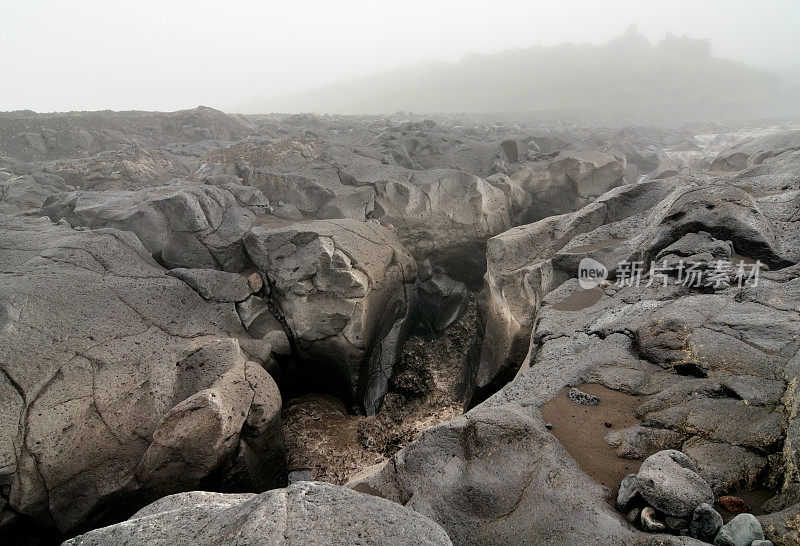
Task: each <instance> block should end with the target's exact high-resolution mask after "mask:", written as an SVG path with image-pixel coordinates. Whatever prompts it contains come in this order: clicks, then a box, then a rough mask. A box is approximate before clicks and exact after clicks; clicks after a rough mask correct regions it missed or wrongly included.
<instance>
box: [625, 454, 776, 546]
mask: <svg viewBox="0 0 800 546" xmlns="http://www.w3.org/2000/svg"><path fill="white" fill-rule="evenodd" d="M713 505H714V493H713V492H712V490H711V487H710V486H709V485H708V483H706V481H705V480H703V478H701V477H700V475H699V474H698V473H697V468H696V467H695V466H694V463H692V461H691V460H690V459H689V457H687V456H686V455H685V454H684V453H681V452H680V451H676V450H674V449H667V450H664V451H659V452H658V453H655V454H653V455H651V456H650V457H648V458H647V459H645V460H644V462H643V463H642V466H641V468H640V469H639V473H638V474H628V475H627V476H625V478H623V480H622V483H621V484H620V487H619V493H618V495H617V509H618V510H620V511H621V512H623V513H625V514H626V515H627V518H628V521H630V522H631V523H633V524H637V525H639V526H640V527H641V529H642V530H643V531H647V532H650V533H670V534H673V535H681V536H689V537H693V538H696V539H698V540H702V541H704V542H707V543H710V544H714V545H715V546H771V545H772V542H770V541H769V540H765V538H764V531H763V529H762V528H761V524H760V523H759V521H758V519H756V517H755V516H754V515H753V514H739V515H737V516H736V517H735V518H733V519H732V520H731V521H729V522H728V523H726V524H724V525H723V520H722V516H721V515H720V514H719V512H717V511H716V510H715V509H714V508H713Z"/></svg>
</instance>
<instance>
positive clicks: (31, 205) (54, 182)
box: [0, 173, 74, 213]
mask: <svg viewBox="0 0 800 546" xmlns="http://www.w3.org/2000/svg"><path fill="white" fill-rule="evenodd" d="M73 189H74V188H73V187H72V186H70V185H69V184H67V183H66V182H65V181H64V179H63V178H61V177H60V176H55V175H52V174H43V173H39V174H32V175H23V176H9V177H8V178H7V179H5V180H0V213H2V212H6V213H15V212H27V211H31V210H36V209H39V208H41V206H42V205H43V204H44V202H45V201H46V200H47V198H48V197H51V196H53V195H58V194H61V193H66V192H68V191H71V190H73Z"/></svg>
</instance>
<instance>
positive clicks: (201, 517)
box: [63, 482, 450, 546]
mask: <svg viewBox="0 0 800 546" xmlns="http://www.w3.org/2000/svg"><path fill="white" fill-rule="evenodd" d="M106 544H119V545H123V544H124V545H126V546H206V545H207V546H216V545H218V544H250V545H253V546H256V545H268V544H270V545H271V544H285V545H287V546H290V545H301V544H397V545H408V546H445V545H449V544H450V539H449V538H448V537H447V534H446V533H445V532H444V530H442V528H441V527H439V526H438V525H437V524H436V523H434V522H433V521H432V520H430V519H428V518H426V517H425V516H423V515H421V514H418V513H417V512H414V511H413V510H409V509H408V508H404V507H403V506H401V505H399V504H395V503H393V502H391V501H388V500H384V499H381V498H378V497H373V496H371V495H366V494H363V493H357V492H355V491H352V490H350V489H347V488H344V487H339V486H336V485H332V484H328V483H320V482H298V483H295V484H292V485H291V486H289V487H287V488H285V489H275V490H272V491H267V492H266V493H262V494H260V495H255V494H239V495H231V494H220V493H206V492H201V491H193V492H190V493H181V494H178V495H172V496H169V497H164V498H162V499H160V500H158V501H156V502H154V503H153V504H151V505H150V506H148V507H146V508H144V509H143V510H141V511H139V512H138V513H136V514H134V515H133V517H131V518H130V519H129V520H127V521H124V522H122V523H118V524H116V525H111V526H109V527H104V528H102V529H96V530H94V531H91V532H89V533H86V534H85V535H81V536H78V537H76V538H73V539H71V540H68V541H66V542H65V543H64V545H63V546H101V545H106Z"/></svg>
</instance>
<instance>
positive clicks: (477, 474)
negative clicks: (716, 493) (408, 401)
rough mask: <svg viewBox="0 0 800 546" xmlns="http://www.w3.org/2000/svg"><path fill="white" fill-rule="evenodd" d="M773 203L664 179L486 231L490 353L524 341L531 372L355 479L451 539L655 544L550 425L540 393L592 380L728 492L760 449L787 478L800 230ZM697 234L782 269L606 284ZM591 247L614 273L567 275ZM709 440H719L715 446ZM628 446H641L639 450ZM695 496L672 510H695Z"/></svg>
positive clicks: (790, 471) (721, 187) (744, 477)
mask: <svg viewBox="0 0 800 546" xmlns="http://www.w3.org/2000/svg"><path fill="white" fill-rule="evenodd" d="M765 199H766V198H765ZM767 200H768V199H767ZM762 203H764V201H763V200H762V199H761V198H755V199H753V198H752V197H751V196H750V195H749V194H746V193H745V192H741V193H740V191H739V190H737V189H736V188H731V187H729V186H727V185H725V184H723V183H722V182H719V183H716V184H715V183H709V182H708V181H702V182H701V181H699V180H698V181H692V180H685V181H683V182H678V183H676V181H675V180H671V181H668V180H661V181H653V182H647V183H641V184H636V185H633V186H625V187H621V188H617V189H614V190H611V191H610V192H609V193H608V194H606V195H604V196H602V197H600V198H599V199H598V200H597V201H596V202H594V203H593V204H590V205H588V206H587V207H585V208H584V209H582V210H580V211H578V212H576V213H573V214H570V215H564V216H560V217H554V218H548V219H546V220H542V221H540V222H537V223H536V224H532V225H530V226H524V227H520V228H515V229H512V230H510V231H509V232H507V233H504V234H502V235H500V236H498V237H495V238H493V239H490V241H489V250H488V256H489V258H488V260H489V263H488V273H487V276H486V277H487V280H486V294H485V295H484V297H485V301H486V303H485V304H484V309H485V310H486V311H487V315H486V316H487V318H486V331H485V334H484V340H483V347H484V348H483V351H484V355H482V360H481V364H490V363H499V362H502V359H498V358H496V357H497V356H498V355H501V356H506V357H507V355H508V354H510V351H509V348H511V347H513V343H514V342H515V341H514V340H519V341H516V343H518V346H519V349H518V352H517V353H516V355H517V356H520V355H522V357H523V361H522V365H521V367H519V368H517V367H509V368H508V369H510V370H511V374H510V375H513V374H515V375H514V376H513V379H512V380H511V381H510V382H508V383H507V384H505V386H504V387H503V388H502V389H501V390H500V391H499V392H497V393H496V394H494V395H492V396H491V397H490V398H488V399H487V400H486V401H484V402H483V403H481V404H480V405H478V406H477V407H474V408H473V409H472V410H470V411H469V412H467V413H466V414H465V415H464V416H462V417H458V418H456V419H454V420H452V421H450V422H449V423H446V424H443V425H440V426H438V427H436V428H434V429H431V430H428V431H427V432H426V433H425V434H424V435H423V436H422V438H421V439H419V440H418V441H416V442H414V443H412V444H410V445H409V446H407V447H405V448H404V449H403V450H401V451H400V452H399V453H398V454H397V455H395V456H394V457H393V458H392V459H391V460H390V461H389V462H388V463H386V464H385V465H383V466H382V467H381V468H380V469H377V470H374V471H373V472H371V473H370V474H369V475H364V476H360V477H359V479H358V480H356V481H354V482H353V483H351V484H350V485H351V486H352V487H354V488H356V489H357V490H361V491H365V492H372V493H373V494H378V495H381V496H385V497H386V498H390V499H393V500H396V501H398V502H401V503H404V504H406V505H407V506H410V507H412V508H414V509H416V510H418V511H420V512H422V513H424V514H426V515H429V516H430V517H432V518H433V519H435V520H436V521H438V522H439V523H440V524H442V525H443V527H444V528H445V529H446V530H447V531H448V533H449V534H450V536H451V538H453V539H454V540H455V541H457V542H464V543H484V542H485V543H490V542H495V541H496V542H503V541H520V540H521V541H527V542H532V543H543V542H545V543H546V542H551V543H586V542H592V543H596V542H604V541H606V542H610V543H615V544H636V543H640V542H642V541H644V540H645V539H642V538H641V536H640V535H637V534H636V533H637V532H636V531H634V530H633V529H632V528H631V527H628V526H627V525H626V524H624V523H622V520H621V519H620V517H621V515H619V516H618V515H617V514H616V513H614V512H613V511H612V509H611V508H610V507H609V506H608V504H606V502H605V496H604V494H603V493H602V491H601V490H600V489H599V488H598V487H597V485H596V483H595V482H594V481H592V479H591V478H589V477H588V476H586V475H585V474H584V473H583V472H581V471H580V469H579V468H578V467H577V466H576V465H575V463H574V461H573V460H572V459H571V458H570V457H569V456H568V455H567V454H566V452H565V451H563V448H562V447H561V446H560V444H559V443H558V441H557V440H556V438H555V437H554V436H552V435H551V433H549V432H548V431H547V428H546V427H545V424H544V422H543V420H542V417H541V411H540V408H541V406H542V405H544V404H545V403H547V402H548V401H549V400H551V399H552V398H553V397H554V396H556V394H557V393H558V392H559V391H560V390H561V389H562V388H564V387H565V386H574V385H579V384H581V383H598V384H600V385H603V386H604V387H606V388H609V389H612V390H618V391H622V392H625V393H628V394H632V395H636V396H640V397H642V399H641V403H640V404H639V405H638V407H637V409H636V417H637V418H638V419H639V420H640V425H638V426H640V427H641V428H642V430H643V429H650V430H653V431H664V435H663V436H664V437H663V438H662V441H667V435H669V440H668V441H669V442H675V443H674V444H673V445H674V446H675V447H681V446H682V445H686V446H687V452H688V453H691V454H692V456H694V457H695V459H693V460H692V461H691V462H688V461H689V457H687V456H686V455H678V457H681V460H683V461H686V466H689V467H690V468H691V465H694V466H695V467H696V469H697V471H698V472H699V471H700V469H701V468H702V469H704V471H705V472H707V474H706V475H708V476H718V477H719V478H718V481H717V483H718V484H723V485H721V487H720V489H721V490H722V489H726V488H729V487H736V485H735V484H743V483H748V480H749V479H750V474H751V471H752V468H753V466H752V465H751V463H748V462H747V461H748V460H750V461H752V462H753V463H756V462H757V461H758V460H759V458H760V457H764V456H765V455H766V456H768V457H771V458H773V459H774V458H775V457H780V456H783V457H784V459H785V460H786V461H787V465H788V466H787V467H786V472H785V476H786V477H787V478H786V479H788V480H794V479H795V478H789V477H790V476H795V475H796V474H795V469H796V468H797V467H796V466H794V465H795V464H796V463H795V461H796V460H797V457H796V455H795V452H794V451H793V450H794V448H791V449H788V451H787V447H786V446H787V445H792V446H796V445H797V444H796V443H794V442H795V441H796V440H795V433H794V432H793V431H794V428H795V427H796V424H794V423H795V419H794V417H788V418H787V416H786V414H784V410H783V408H784V403H785V401H786V400H792V402H791V404H792V406H791V407H794V406H793V404H794V400H795V398H796V395H795V393H794V390H793V388H792V387H791V385H793V384H794V382H795V381H797V378H798V377H799V376H798V371H797V369H796V366H797V362H798V360H797V356H796V355H797V352H798V349H800V346H799V345H798V339H800V338H798V333H800V315H798V312H797V309H798V304H800V291H798V286H800V285H798V282H800V277H798V266H791V267H786V266H785V264H791V263H793V262H796V261H797V260H798V256H797V254H796V253H795V252H794V251H793V250H791V245H790V244H789V243H790V242H791V239H790V237H791V236H790V235H789V234H791V233H796V227H795V228H793V229H792V228H784V227H783V223H784V222H785V220H784V218H785V217H784V216H783V215H782V214H781V213H778V212H776V210H777V209H776V208H772V207H770V206H763V205H762ZM787 206H788V205H787ZM795 210H796V209H795ZM793 230H794V231H793ZM700 231H703V232H706V233H708V234H709V235H710V236H711V237H712V238H713V239H716V241H721V242H727V241H730V242H731V244H732V246H733V249H734V250H735V251H736V252H737V253H739V254H742V255H744V256H748V257H753V256H757V257H761V258H762V259H763V261H770V262H771V263H772V264H773V267H774V268H776V269H778V268H782V269H780V270H777V271H772V272H767V271H761V276H760V279H759V283H758V285H757V286H753V285H752V284H744V285H743V286H742V287H739V286H736V285H733V286H730V287H727V288H723V289H721V290H719V291H709V290H708V289H707V288H705V287H702V286H701V287H696V288H691V287H686V286H682V285H681V284H679V283H678V284H676V280H677V277H676V273H675V272H673V273H671V274H670V275H672V276H671V277H669V278H670V279H671V281H670V282H668V283H667V284H666V285H665V284H663V283H662V282H660V281H659V282H653V283H648V282H647V279H648V277H647V275H646V273H645V275H644V281H645V282H642V283H640V284H639V285H638V286H636V285H630V286H629V285H617V283H615V282H613V281H615V280H618V278H617V276H618V275H620V273H619V271H618V270H617V264H618V262H621V261H624V260H643V261H644V260H649V259H653V258H655V256H657V255H658V253H659V252H660V251H661V250H662V249H664V248H667V247H669V246H670V245H672V244H674V243H676V242H678V241H681V240H682V239H683V237H684V236H686V235H687V234H688V233H695V234H697V238H696V241H698V242H702V241H705V239H704V237H705V236H702V237H701V236H700V235H699V232H700ZM688 242H689V240H688V239H687V240H684V241H683V242H682V243H681V245H684V244H687V245H688ZM712 243H713V244H714V245H715V246H718V245H717V243H714V242H713V241H712ZM703 244H705V243H703ZM688 250H691V249H688ZM695 250H696V251H698V252H699V251H700V250H701V248H700V247H698V248H697V249H695ZM695 253H696V252H692V254H695ZM583 257H593V258H594V259H596V260H599V261H601V263H605V264H607V266H608V268H609V270H610V273H611V281H612V283H609V284H606V285H602V286H600V287H597V288H595V289H592V290H584V289H581V288H580V287H579V285H578V283H577V280H576V279H574V277H575V276H576V275H577V266H578V262H579V261H580V259H581V258H583ZM778 294H781V296H778ZM493 324H494V326H493ZM523 325H524V327H525V328H526V329H527V331H526V330H524V329H523ZM511 333H514V335H513V336H512V335H511ZM528 336H529V343H528V346H527V349H526V350H523V346H524V343H525V340H526V339H527V338H528ZM499 351H505V352H499ZM487 354H488V355H492V354H493V356H491V357H490V358H486V355H487ZM488 369H490V368H485V369H479V370H478V377H480V376H481V375H480V374H481V373H486V370H488ZM494 373H495V374H497V373H498V370H497V369H496V368H495V371H494ZM484 377H489V378H491V377H492V376H491V375H487V376H484ZM495 377H496V375H495ZM787 385H788V386H790V387H789V389H788V390H787ZM787 397H788V398H787ZM599 407H602V404H601V406H599ZM792 415H793V414H792ZM741 423H748V425H747V426H740V425H741ZM628 438H629V441H632V442H634V443H638V442H644V441H645V440H646V441H648V442H650V441H654V439H657V438H660V436H657V435H650V434H645V433H641V432H640V433H639V434H636V435H631V436H629V437H628ZM639 439H642V440H639ZM687 439H691V442H687V441H686V440H687ZM704 441H710V442H713V443H715V444H717V445H718V446H714V449H707V448H706V447H703V445H704V444H703V443H702V442H704ZM632 447H634V448H635V449H637V450H642V452H643V453H644V452H645V451H643V450H644V449H645V446H644V445H634V446H632ZM690 448H691V449H690ZM721 450H722V451H725V452H726V453H730V454H731V455H730V458H728V459H722V460H731V459H732V458H737V457H738V458H737V464H736V465H725V467H724V469H720V470H723V471H722V472H720V473H717V471H716V470H715V466H714V465H715V462H716V459H717V458H718V457H719V453H720V452H721ZM736 453H739V455H738V456H737V455H736ZM781 454H786V455H781ZM743 455H746V457H743ZM740 462H741V463H742V464H739V463H740ZM675 466H677V467H679V468H684V467H683V466H681V465H678V464H676V465H675ZM673 470H676V471H677V472H681V470H678V469H673ZM684 470H685V468H684ZM670 475H672V474H670ZM693 476H696V478H693V483H694V482H697V483H698V484H699V485H700V486H702V485H703V483H704V482H703V480H702V478H700V477H699V476H697V473H694V472H693ZM638 482H639V480H638V479H637V488H638ZM654 482H655V480H654ZM644 485H645V488H647V486H648V485H649V483H647V484H644ZM679 489H680V488H679ZM698 491H699V492H700V494H699V495H697V498H696V504H699V503H700V502H704V501H710V500H712V499H713V496H712V491H711V489H710V487H709V486H708V485H705V486H704V487H700V488H699V489H698ZM467 492H469V493H467ZM476 492H479V494H478V493H476ZM683 492H684V491H683V489H680V490H679V491H675V493H676V494H683ZM643 493H644V492H643ZM651 497H653V498H654V499H656V502H658V499H657V497H655V496H653V495H651ZM673 498H674V497H673ZM478 499H480V501H479V500H478ZM694 503H695V500H692V501H691V502H690V503H686V504H687V507H688V505H689V504H694ZM696 504H694V505H693V506H690V507H688V508H687V510H683V509H681V510H672V509H671V507H670V505H669V504H662V505H661V506H662V508H664V509H667V510H672V511H673V512H680V514H681V515H683V514H684V513H686V514H687V515H689V516H691V515H692V512H693V510H694V508H695V507H696ZM788 510H790V512H786V513H781V515H780V516H776V517H774V518H773V519H772V523H771V525H773V527H771V528H774V529H775V532H774V533H773V535H770V532H769V531H768V532H767V536H768V537H769V538H771V539H772V540H773V541H774V538H772V536H781V535H784V536H785V535H787V534H788V536H791V535H790V533H791V532H790V531H787V529H790V528H791V525H792V524H791V519H790V518H791V517H793V516H792V514H794V515H796V513H797V512H796V511H794V512H791V510H792V509H788ZM795 510H796V508H795ZM673 523H676V522H673ZM687 523H688V520H687ZM687 527H688V526H687ZM586 529H591V530H592V531H591V534H590V533H587V532H586ZM512 530H513V531H512ZM512 533H513V536H512ZM590 535H591V536H590ZM653 540H665V539H663V538H661V537H658V536H657V535H656V536H654V537H653ZM680 540H682V541H683V543H686V541H688V540H691V539H689V538H682V539H680ZM776 543H777V542H776Z"/></svg>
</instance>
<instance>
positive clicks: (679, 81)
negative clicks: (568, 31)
mask: <svg viewBox="0 0 800 546" xmlns="http://www.w3.org/2000/svg"><path fill="white" fill-rule="evenodd" d="M779 93H780V80H779V78H778V77H777V76H775V75H773V74H770V73H768V72H765V71H762V70H758V69H755V68H752V67H749V66H747V65H745V64H743V63H740V62H736V61H731V60H726V59H719V58H715V57H712V56H711V45H710V43H709V42H708V41H707V40H694V39H690V38H686V37H683V38H676V37H674V36H672V35H669V34H668V35H667V36H666V37H665V38H664V39H663V40H662V41H660V42H659V43H658V44H655V45H654V44H651V43H650V42H649V41H648V40H647V39H646V38H645V37H644V36H642V35H641V34H638V33H637V32H636V29H635V28H634V27H631V28H630V29H629V30H628V32H626V33H625V34H624V35H622V36H620V37H618V38H616V39H614V40H612V41H610V42H608V43H606V44H602V45H598V46H592V45H574V44H563V45H559V46H553V47H532V48H529V49H517V50H510V51H504V52H502V53H496V54H491V55H477V54H473V55H467V56H466V57H464V58H463V59H462V60H461V61H459V62H457V63H454V64H451V63H440V62H438V63H425V64H419V65H415V66H411V67H407V68H403V69H398V70H393V71H389V72H384V73H381V74H376V75H372V76H368V77H363V78H359V79H355V80H349V81H345V82H340V83H337V84H334V85H331V86H328V87H324V88H320V89H315V90H311V91H308V92H304V93H300V94H294V95H291V96H283V97H276V98H273V99H266V100H259V101H254V102H252V103H251V104H250V105H248V106H247V107H246V110H247V111H257V112H267V111H280V112H299V111H313V112H330V113H334V112H337V113H353V114H365V113H387V112H394V111H398V110H406V111H413V112H419V113H424V112H473V113H482V112H546V111H554V113H556V114H558V115H561V114H563V113H564V111H571V112H577V113H583V114H592V113H601V112H604V113H608V114H612V115H613V114H614V113H615V112H616V111H624V112H627V113H638V114H640V115H643V116H646V117H650V114H654V115H656V117H660V116H663V115H667V116H671V115H673V114H674V113H675V112H681V113H687V114H690V115H694V114H695V113H697V112H703V113H707V114H711V115H719V114H722V113H726V112H727V113H735V114H755V113H758V114H766V113H768V112H767V111H766V110H767V109H766V108H765V106H774V104H775V101H776V100H777V97H778V96H779ZM769 113H772V112H769Z"/></svg>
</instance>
